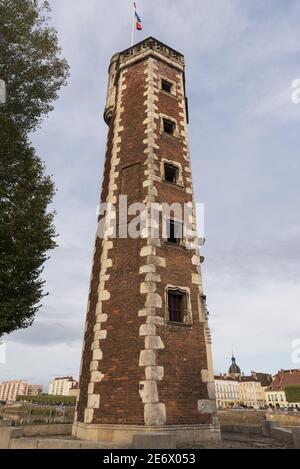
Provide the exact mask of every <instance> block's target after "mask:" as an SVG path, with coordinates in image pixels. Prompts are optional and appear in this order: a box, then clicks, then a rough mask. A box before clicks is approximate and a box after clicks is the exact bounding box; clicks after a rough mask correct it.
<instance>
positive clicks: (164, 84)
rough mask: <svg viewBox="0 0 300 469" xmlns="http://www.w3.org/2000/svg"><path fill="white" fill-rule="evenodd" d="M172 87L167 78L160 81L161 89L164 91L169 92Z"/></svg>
mask: <svg viewBox="0 0 300 469" xmlns="http://www.w3.org/2000/svg"><path fill="white" fill-rule="evenodd" d="M172 88H173V85H172V83H170V82H169V81H168V80H162V81H161V89H162V90H163V91H166V92H167V93H170V94H171V93H172Z"/></svg>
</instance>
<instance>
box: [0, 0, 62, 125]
mask: <svg viewBox="0 0 300 469" xmlns="http://www.w3.org/2000/svg"><path fill="white" fill-rule="evenodd" d="M49 11H50V7H49V4H48V2H46V1H43V2H41V1H39V0H0V78H2V79H3V80H4V81H5V82H6V90H7V103H6V105H4V106H2V107H1V113H2V114H4V115H5V116H6V118H7V119H11V120H12V121H13V122H14V123H15V124H17V125H18V127H19V128H21V129H23V131H26V132H28V131H29V130H34V129H35V128H36V127H37V126H38V125H39V124H40V122H41V118H42V116H43V115H45V114H47V113H48V112H49V111H51V110H52V109H53V105H52V102H53V101H54V100H56V99H57V98H58V94H57V93H58V90H59V89H60V88H61V87H62V86H63V85H65V83H66V78H67V76H68V70H69V68H68V65H67V62H66V60H64V59H62V58H61V57H60V52H61V50H60V48H59V45H58V39H57V32H56V30H55V29H54V28H53V27H50V26H49V24H48V20H49V18H48V14H49Z"/></svg>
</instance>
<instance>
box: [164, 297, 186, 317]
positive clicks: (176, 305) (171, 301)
mask: <svg viewBox="0 0 300 469" xmlns="http://www.w3.org/2000/svg"><path fill="white" fill-rule="evenodd" d="M186 309H187V295H186V293H183V292H181V291H179V290H169V291H168V310H169V321H171V322H179V323H183V322H184V317H185V315H186Z"/></svg>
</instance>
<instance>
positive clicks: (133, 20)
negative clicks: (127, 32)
mask: <svg viewBox="0 0 300 469" xmlns="http://www.w3.org/2000/svg"><path fill="white" fill-rule="evenodd" d="M134 32H135V4H133V16H132V31H131V47H132V46H133V44H134Z"/></svg>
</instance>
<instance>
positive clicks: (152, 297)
mask: <svg viewBox="0 0 300 469" xmlns="http://www.w3.org/2000/svg"><path fill="white" fill-rule="evenodd" d="M146 306H149V307H150V308H162V299H161V296H160V295H159V294H158V293H148V295H147V300H146Z"/></svg>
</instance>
